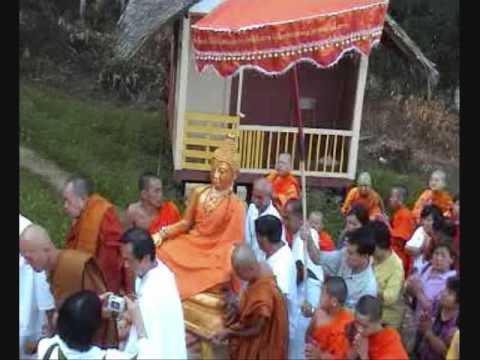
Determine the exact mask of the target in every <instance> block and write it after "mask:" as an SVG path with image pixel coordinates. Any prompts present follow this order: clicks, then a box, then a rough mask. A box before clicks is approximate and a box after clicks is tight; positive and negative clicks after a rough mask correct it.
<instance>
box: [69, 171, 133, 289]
mask: <svg viewBox="0 0 480 360" xmlns="http://www.w3.org/2000/svg"><path fill="white" fill-rule="evenodd" d="M92 187H93V185H92V184H91V183H90V181H88V180H87V179H85V178H82V177H79V176H74V177H71V178H70V179H68V180H67V182H66V183H65V187H64V189H63V201H64V205H63V207H64V210H65V212H66V213H67V214H68V216H70V218H71V219H72V224H71V226H70V229H69V230H68V232H67V236H66V238H65V248H66V249H72V250H80V251H83V252H85V253H87V254H90V255H92V256H93V257H95V260H96V261H97V263H98V266H99V267H100V269H101V270H102V272H103V275H104V277H105V281H106V283H107V288H108V290H109V291H113V292H119V290H120V289H124V290H127V289H126V288H127V287H128V286H127V276H126V271H125V268H124V267H123V265H122V259H121V255H120V236H121V234H122V225H121V224H120V221H119V219H118V217H117V214H116V213H115V209H114V206H113V205H112V204H111V203H110V202H109V201H107V200H106V199H104V198H103V197H101V196H100V195H98V194H94V193H92Z"/></svg>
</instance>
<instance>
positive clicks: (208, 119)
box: [182, 112, 240, 170]
mask: <svg viewBox="0 0 480 360" xmlns="http://www.w3.org/2000/svg"><path fill="white" fill-rule="evenodd" d="M239 119H240V118H239V117H238V116H228V115H219V114H210V113H198V112H187V113H185V127H184V132H183V156H182V158H183V161H182V168H183V169H189V170H209V168H210V167H209V161H210V158H211V157H212V154H213V152H214V151H215V149H216V148H217V147H218V146H220V144H222V143H223V141H224V139H225V136H226V135H230V134H231V135H233V136H234V137H235V139H236V141H237V145H238V137H239V129H238V124H239Z"/></svg>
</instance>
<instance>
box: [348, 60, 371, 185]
mask: <svg viewBox="0 0 480 360" xmlns="http://www.w3.org/2000/svg"><path fill="white" fill-rule="evenodd" d="M367 71H368V56H366V55H360V65H359V70H358V78H357V88H356V91H355V103H354V106H353V124H352V132H353V135H352V138H351V140H350V149H349V153H348V178H349V179H351V180H354V179H355V173H356V171H357V159H358V143H359V141H360V127H361V123H362V111H363V97H364V95H365V85H366V83H367Z"/></svg>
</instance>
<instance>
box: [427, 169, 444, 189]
mask: <svg viewBox="0 0 480 360" xmlns="http://www.w3.org/2000/svg"><path fill="white" fill-rule="evenodd" d="M429 185H430V189H432V190H433V191H440V190H443V189H444V188H445V176H444V175H443V173H441V172H434V173H433V174H432V176H431V177H430V184H429Z"/></svg>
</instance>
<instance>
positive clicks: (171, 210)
mask: <svg viewBox="0 0 480 360" xmlns="http://www.w3.org/2000/svg"><path fill="white" fill-rule="evenodd" d="M178 221H180V211H178V208H177V206H176V205H175V204H174V203H173V202H171V201H164V202H163V203H162V205H161V206H160V208H159V209H158V213H157V215H155V217H154V218H153V219H152V221H151V222H150V225H148V232H149V233H150V234H151V235H153V234H155V233H156V232H158V231H159V230H160V229H161V228H162V227H164V226H167V225H170V224H175V223H176V222H178Z"/></svg>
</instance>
